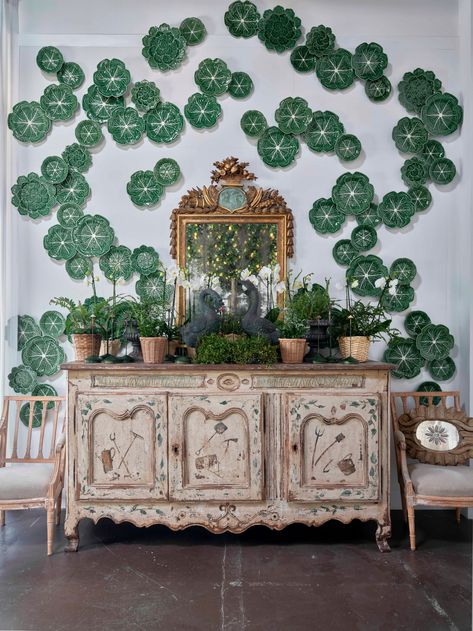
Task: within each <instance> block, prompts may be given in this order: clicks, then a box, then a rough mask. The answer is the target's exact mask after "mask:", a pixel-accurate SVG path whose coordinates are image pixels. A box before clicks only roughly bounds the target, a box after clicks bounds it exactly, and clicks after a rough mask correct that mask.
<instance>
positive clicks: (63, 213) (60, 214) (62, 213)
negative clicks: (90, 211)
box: [56, 202, 84, 229]
mask: <svg viewBox="0 0 473 631" xmlns="http://www.w3.org/2000/svg"><path fill="white" fill-rule="evenodd" d="M56 216H57V220H58V222H59V224H60V225H61V226H62V227H63V228H68V229H71V228H73V227H74V226H75V225H76V224H77V222H78V221H79V219H80V218H81V217H83V216H84V211H83V210H82V208H81V207H80V206H79V205H78V204H74V203H73V202H69V203H67V204H63V205H62V206H60V207H59V208H58V211H57V215H56Z"/></svg>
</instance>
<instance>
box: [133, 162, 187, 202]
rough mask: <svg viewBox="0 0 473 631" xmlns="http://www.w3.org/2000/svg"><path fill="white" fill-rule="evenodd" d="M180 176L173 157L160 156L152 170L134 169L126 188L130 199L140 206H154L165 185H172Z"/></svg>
mask: <svg viewBox="0 0 473 631" xmlns="http://www.w3.org/2000/svg"><path fill="white" fill-rule="evenodd" d="M180 177H181V169H180V167H179V165H178V163H177V162H176V160H174V159H173V158H161V159H160V160H158V161H157V162H156V164H155V166H154V169H153V170H152V171H136V172H135V173H133V174H132V176H131V178H130V181H129V182H128V184H127V187H126V190H127V193H128V195H129V197H130V199H131V201H132V202H133V203H134V204H136V206H140V207H150V206H155V205H156V204H157V203H158V202H159V200H160V199H161V197H162V196H163V194H164V189H165V188H166V187H167V186H172V185H173V184H175V183H176V182H177V181H178V180H179V178H180Z"/></svg>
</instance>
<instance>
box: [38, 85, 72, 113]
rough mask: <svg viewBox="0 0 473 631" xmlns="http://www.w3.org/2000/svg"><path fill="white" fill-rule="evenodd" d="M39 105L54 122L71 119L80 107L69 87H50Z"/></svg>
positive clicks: (46, 89)
mask: <svg viewBox="0 0 473 631" xmlns="http://www.w3.org/2000/svg"><path fill="white" fill-rule="evenodd" d="M39 103H40V105H41V107H42V108H43V110H44V111H45V112H46V114H47V116H48V118H50V119H51V120H52V121H66V120H69V119H71V118H72V117H73V116H74V114H75V113H76V111H77V108H78V107H79V102H78V100H77V97H76V95H75V94H74V92H73V91H72V88H71V87H69V86H68V85H63V84H61V83H60V84H59V85H55V84H52V85H48V86H47V87H46V88H45V90H44V92H43V95H42V96H41V98H40V99H39Z"/></svg>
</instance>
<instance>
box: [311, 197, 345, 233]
mask: <svg viewBox="0 0 473 631" xmlns="http://www.w3.org/2000/svg"><path fill="white" fill-rule="evenodd" d="M309 221H310V223H311V224H312V226H313V228H314V230H315V231H316V232H318V233H319V234H334V233H335V232H338V230H340V228H341V227H342V226H343V224H344V223H345V221H346V215H345V214H344V213H342V212H340V211H339V210H338V208H337V207H336V206H335V204H334V203H333V200H332V199H325V198H323V197H322V198H320V199H317V200H316V201H315V202H314V204H313V206H312V208H311V209H310V211H309Z"/></svg>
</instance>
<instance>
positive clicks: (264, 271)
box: [258, 265, 272, 281]
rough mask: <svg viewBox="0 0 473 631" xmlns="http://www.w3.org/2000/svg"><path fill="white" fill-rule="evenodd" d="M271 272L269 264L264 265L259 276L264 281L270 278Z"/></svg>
mask: <svg viewBox="0 0 473 631" xmlns="http://www.w3.org/2000/svg"><path fill="white" fill-rule="evenodd" d="M271 274H272V272H271V268H270V267H268V266H267V265H264V266H263V267H262V268H261V269H260V271H259V272H258V276H259V277H260V278H261V280H264V281H266V280H269V279H270V278H271Z"/></svg>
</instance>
